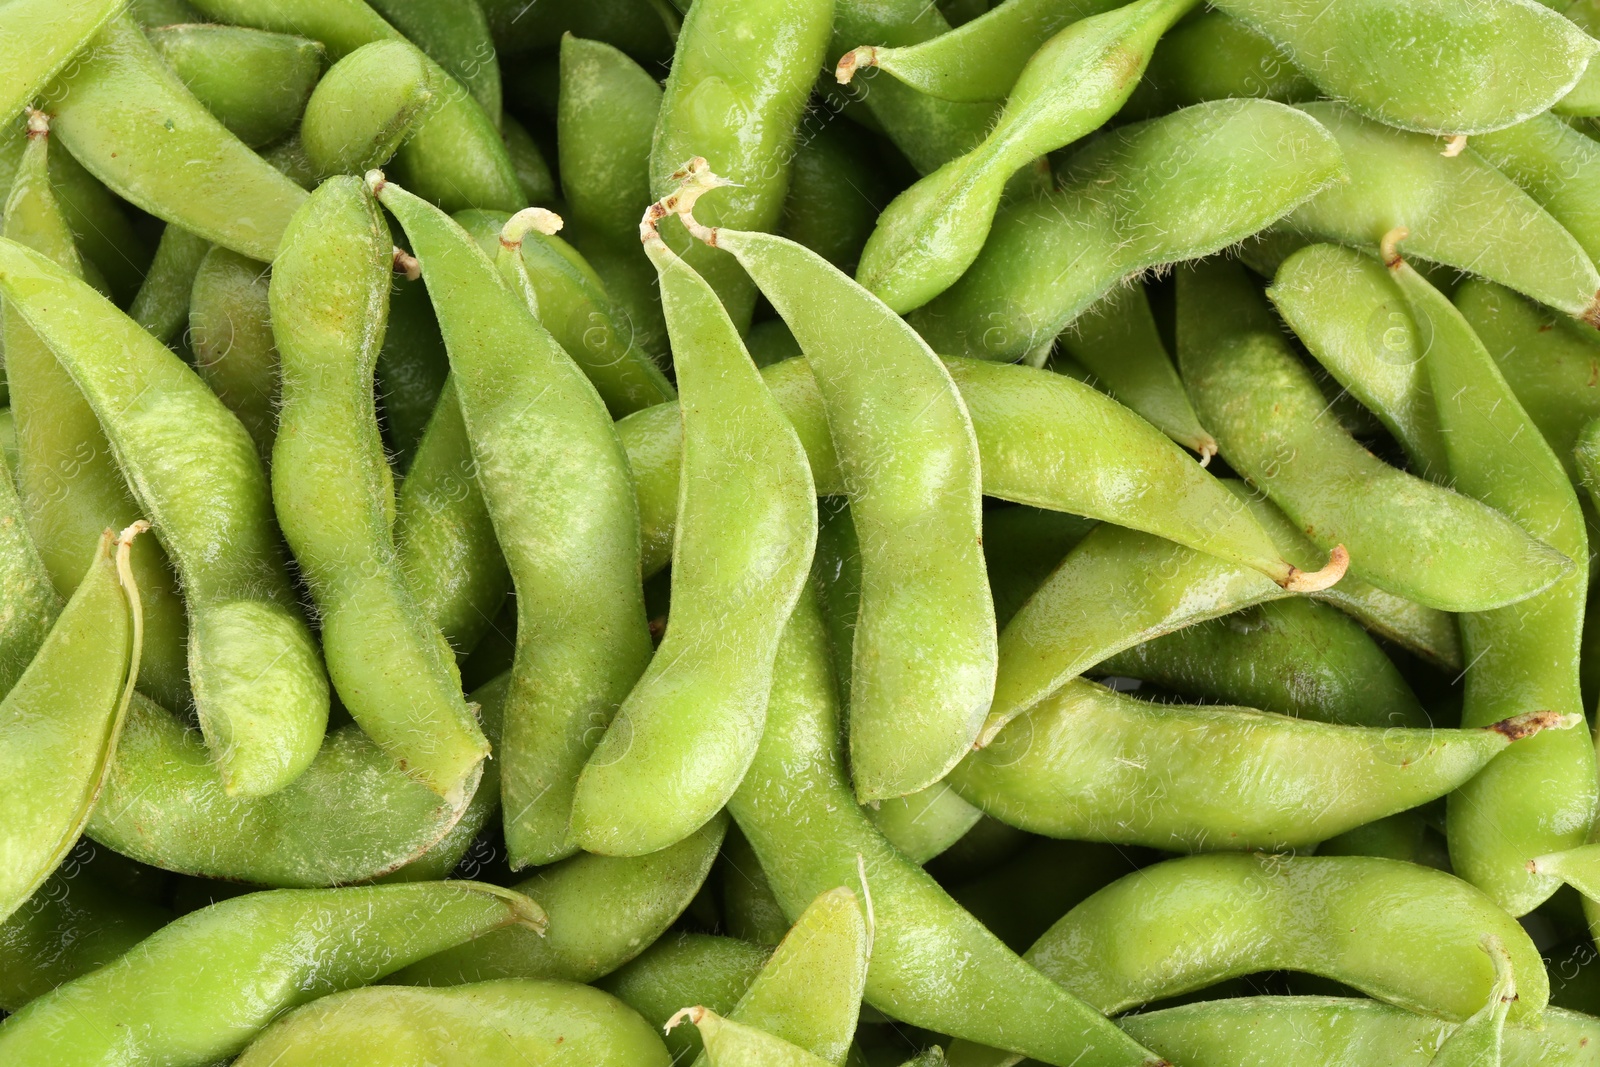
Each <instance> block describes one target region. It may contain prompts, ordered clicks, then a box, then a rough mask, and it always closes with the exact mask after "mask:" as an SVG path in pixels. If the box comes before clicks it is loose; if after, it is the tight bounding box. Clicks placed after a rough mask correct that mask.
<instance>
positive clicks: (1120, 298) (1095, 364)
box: [1057, 283, 1217, 465]
mask: <svg viewBox="0 0 1600 1067" xmlns="http://www.w3.org/2000/svg"><path fill="white" fill-rule="evenodd" d="M1057 344H1059V345H1060V346H1061V350H1062V351H1063V352H1065V353H1066V354H1067V355H1068V356H1070V357H1071V358H1073V359H1075V360H1077V361H1078V362H1079V363H1080V364H1082V365H1083V366H1085V367H1087V368H1088V369H1089V370H1090V371H1092V372H1093V373H1094V375H1095V377H1096V378H1098V379H1099V382H1100V385H1101V388H1103V389H1104V390H1105V391H1106V392H1107V393H1109V394H1111V396H1113V397H1115V398H1116V399H1117V400H1119V401H1121V402H1122V403H1124V404H1126V405H1127V406H1128V407H1130V408H1132V409H1133V410H1134V411H1136V412H1138V413H1139V414H1140V415H1142V416H1144V418H1146V419H1147V420H1149V421H1150V423H1151V424H1152V425H1153V426H1155V427H1156V428H1157V429H1159V430H1160V431H1161V432H1162V433H1164V434H1166V435H1167V436H1168V437H1170V438H1172V439H1173V440H1174V441H1176V442H1178V443H1179V444H1180V445H1182V446H1183V447H1184V448H1187V449H1189V450H1190V451H1191V452H1198V453H1199V454H1200V462H1201V464H1202V465H1204V464H1205V463H1207V462H1209V461H1210V459H1211V457H1212V456H1213V455H1214V454H1215V453H1216V451H1217V442H1216V441H1215V440H1213V439H1212V437H1211V435H1210V434H1209V433H1207V432H1206V431H1205V428H1204V427H1202V426H1201V425H1200V418H1199V416H1197V415H1196V414H1195V413H1194V405H1192V404H1190V403H1189V397H1188V396H1187V395H1186V394H1185V393H1184V391H1183V382H1182V381H1180V380H1179V379H1178V372H1177V370H1175V369H1174V368H1173V366H1172V357H1171V356H1169V355H1168V354H1167V347H1166V345H1165V344H1164V343H1163V342H1162V340H1161V334H1160V333H1159V332H1158V331H1157V330H1156V320H1155V316H1154V315H1152V314H1151V312H1150V301H1149V299H1148V298H1147V297H1146V296H1145V292H1144V286H1142V285H1139V284H1137V283H1136V284H1134V285H1130V286H1128V287H1127V288H1124V289H1121V290H1118V291H1116V292H1113V293H1111V294H1109V295H1108V296H1107V297H1106V298H1105V299H1104V300H1102V301H1101V302H1100V303H1099V304H1096V305H1095V306H1094V307H1093V308H1090V309H1089V310H1088V311H1087V312H1085V313H1084V314H1083V315H1081V316H1079V317H1078V320H1077V321H1076V322H1074V323H1073V324H1072V326H1071V327H1069V328H1068V329H1067V330H1066V331H1065V332H1063V333H1062V334H1061V336H1060V338H1058V339H1057Z"/></svg>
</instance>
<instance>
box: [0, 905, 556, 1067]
mask: <svg viewBox="0 0 1600 1067" xmlns="http://www.w3.org/2000/svg"><path fill="white" fill-rule="evenodd" d="M543 923H544V914H543V912H541V911H540V910H539V906H538V905H537V904H535V903H534V902H533V901H531V900H528V899H527V898H526V897H523V896H521V895H520V894H517V893H513V892H511V891H510V890H507V889H501V888H499V887H498V886H490V885H483V884H482V883H478V882H420V883H418V884H416V885H396V886H367V887H360V888H352V889H279V890H275V891H273V892H268V893H250V894H248V895H246V896H242V897H235V898H233V899H232V900H226V901H223V902H222V903H220V904H214V905H212V906H211V907H209V908H205V909H203V910H201V911H197V912H194V913H192V914H189V915H185V916H184V917H183V918H181V919H178V920H176V921H174V922H172V923H170V924H168V925H167V926H165V927H163V928H162V929H161V930H159V931H157V932H156V933H155V934H153V935H151V936H150V937H149V938H147V939H146V940H144V941H142V942H140V943H139V944H138V945H136V946H134V947H133V948H132V949H130V950H129V951H128V952H127V953H125V954H124V955H122V956H121V957H120V958H118V959H117V960H115V961H113V962H112V963H109V964H107V965H106V966H104V967H102V968H100V969H99V970H97V971H93V972H91V973H89V974H86V975H84V976H83V977H81V978H78V979H75V980H74V981H71V982H68V983H67V984H66V985H63V986H60V987H59V988H57V989H56V990H54V991H53V992H50V993H47V994H45V995H44V996H42V997H39V998H38V999H36V1000H34V1001H31V1002H30V1003H29V1004H28V1005H27V1006H26V1007H25V1008H23V1009H22V1010H21V1011H19V1012H17V1014H15V1015H13V1016H11V1017H10V1018H9V1019H6V1020H5V1022H4V1023H0V1054H3V1055H4V1056H5V1057H6V1059H7V1062H12V1063H51V1062H57V1063H65V1062H76V1063H96V1064H105V1065H107V1067H112V1065H117V1067H121V1065H126V1067H133V1065H134V1064H139V1063H151V1062H156V1063H166V1064H171V1065H173V1067H188V1065H193V1067H200V1065H202V1064H208V1063H213V1062H215V1061H217V1060H219V1059H226V1058H227V1057H229V1056H232V1055H235V1054H237V1053H238V1052H240V1051H242V1050H243V1049H244V1046H245V1045H247V1044H248V1043H249V1042H250V1040H251V1039H252V1038H254V1037H255V1036H256V1034H258V1033H260V1032H261V1031H262V1030H263V1029H265V1027H266V1026H267V1024H268V1023H270V1022H271V1021H272V1019H273V1017H274V1016H276V1015H278V1014H279V1013H281V1012H283V1011H284V1010H286V1009H288V1008H292V1007H295V1006H296V1005H298V1004H304V1003H306V1002H307V1001H310V1000H313V999H315V998H316V997H318V996H323V995H326V994H328V993H333V992H337V991H339V990H341V989H348V988H351V987H352V986H358V985H365V984H367V983H369V982H373V981H376V980H377V979H379V978H382V977H383V976H384V975H386V974H389V973H391V972H393V971H395V970H397V969H399V968H400V967H403V966H405V965H406V964H407V963H409V962H411V961H412V960H415V959H417V958H418V957H420V956H425V955H427V954H428V953H430V952H434V951H437V950H439V949H441V948H444V947H447V946H449V945H453V944H458V943H460V942H462V941H466V940H468V939H470V938H473V937H477V936H479V935H480V934H484V933H487V932H489V931H491V930H497V929H500V928H502V927H505V926H510V925H513V924H521V925H525V926H541V925H543ZM85 1018H92V1019H94V1020H96V1021H97V1023H98V1025H93V1026H86V1025H84V1019H85Z"/></svg>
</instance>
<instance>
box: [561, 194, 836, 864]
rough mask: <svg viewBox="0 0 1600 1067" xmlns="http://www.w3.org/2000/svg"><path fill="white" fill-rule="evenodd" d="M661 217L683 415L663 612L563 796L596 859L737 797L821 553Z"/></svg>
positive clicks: (804, 473) (807, 480) (656, 249)
mask: <svg viewBox="0 0 1600 1067" xmlns="http://www.w3.org/2000/svg"><path fill="white" fill-rule="evenodd" d="M658 214H664V212H657V211H656V210H655V209H652V214H651V215H648V216H646V218H647V222H646V224H644V225H642V226H641V231H640V232H641V234H642V235H643V239H644V246H645V251H646V253H647V254H648V255H649V256H650V258H651V260H652V261H653V262H654V263H655V265H656V270H657V273H658V274H659V275H660V279H661V302H662V309H663V311H664V312H665V314H666V321H667V329H668V332H669V333H670V335H671V336H672V339H673V348H674V350H675V352H676V354H677V358H676V361H675V365H676V368H677V372H678V387H679V389H680V400H679V410H680V411H681V412H682V417H683V430H682V433H683V460H682V478H681V481H680V485H679V491H678V517H677V521H676V523H675V526H674V531H675V532H674V539H673V553H672V558H673V568H672V612H671V615H670V617H669V618H668V622H667V630H666V634H665V636H663V638H662V640H661V646H660V648H659V649H658V650H657V651H656V654H655V656H654V658H652V659H651V661H650V665H649V667H647V668H646V669H645V672H644V675H643V676H642V677H641V678H640V679H639V681H638V683H637V684H636V685H635V686H634V688H633V691H632V692H630V693H629V694H628V697H627V699H626V700H624V701H623V702H622V706H621V707H620V708H619V709H618V711H617V716H616V718H615V719H614V720H613V721H612V723H611V725H610V727H609V728H608V729H607V731H606V734H605V737H604V738H603V739H601V741H600V743H599V745H598V746H597V747H595V748H594V750H593V754H592V755H591V756H590V757H589V760H588V763H587V764H586V765H585V766H584V767H583V774H582V777H580V778H579V779H578V784H577V787H576V790H575V792H574V794H573V800H572V835H573V838H574V839H575V840H576V841H577V843H578V844H580V845H582V846H583V847H584V848H586V849H588V850H589V851H591V852H599V853H602V854H605V855H622V856H635V855H642V854H644V853H648V852H653V851H655V850H656V849H659V848H664V847H666V846H667V845H670V844H672V843H673V842H674V841H678V840H681V839H682V838H684V837H686V836H688V834H690V833H691V832H693V831H694V830H695V829H696V828H698V827H699V826H701V825H703V824H704V823H705V822H706V820H708V819H709V818H711V816H712V815H714V814H715V813H716V812H717V811H719V810H721V809H722V807H723V806H724V805H725V804H727V802H728V798H729V797H730V796H732V795H733V791H734V790H735V789H737V788H738V785H739V780H740V779H741V778H743V777H744V773H745V770H746V769H747V768H748V767H749V766H750V761H751V760H752V759H753V758H755V751H756V746H757V745H758V744H759V743H760V741H761V731H762V729H763V726H764V724H765V722H766V706H767V696H768V694H769V693H770V691H771V689H772V664H773V660H774V657H776V655H777V652H778V641H779V639H780V638H781V637H782V635H783V629H784V626H785V625H786V624H787V622H788V618H789V614H790V613H791V612H792V611H793V609H794V604H795V601H796V599H797V598H798V597H799V596H800V591H801V589H802V588H803V587H804V586H805V583H806V578H807V576H808V574H809V572H810V567H811V556H812V552H813V551H814V549H815V548H816V540H817V533H816V530H817V527H816V521H817V520H816V514H817V510H816V487H815V486H814V485H813V483H812V480H811V467H810V464H809V463H808V461H807V457H806V452H805V448H804V447H803V446H802V445H801V443H800V438H799V435H798V434H796V433H795V431H794V429H793V427H791V426H790V425H789V422H788V420H787V419H785V418H784V416H783V411H782V409H781V408H779V406H778V403H777V401H776V400H775V399H773V397H772V394H771V393H770V392H769V391H768V389H767V386H766V384H765V382H764V381H763V380H762V378H761V373H760V371H758V370H757V369H756V365H755V364H754V363H753V362H751V360H750V356H749V354H748V353H746V352H745V350H744V346H743V345H742V344H741V343H740V342H739V336H738V333H737V331H736V330H735V329H734V324H733V320H732V319H730V318H729V317H728V314H727V312H726V311H725V310H724V309H723V308H722V306H721V304H720V303H719V302H718V300H717V295H716V292H715V291H714V290H713V289H712V288H711V285H710V283H709V282H708V281H706V280H705V279H703V278H702V277H700V275H699V274H697V273H696V272H695V271H694V269H693V268H692V267H690V266H689V264H688V262H687V261H685V260H683V259H680V258H679V257H678V256H677V255H676V254H675V253H674V252H672V251H671V250H670V249H669V248H668V247H667V246H666V244H665V242H663V241H662V240H661V238H660V236H659V235H658V234H657V233H656V231H655V225H654V223H655V217H654V216H655V215H658ZM734 531H736V532H734Z"/></svg>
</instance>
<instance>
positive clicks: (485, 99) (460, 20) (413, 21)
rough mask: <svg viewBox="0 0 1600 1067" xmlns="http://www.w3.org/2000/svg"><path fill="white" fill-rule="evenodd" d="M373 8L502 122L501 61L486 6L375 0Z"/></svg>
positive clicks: (373, 0)
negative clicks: (499, 60)
mask: <svg viewBox="0 0 1600 1067" xmlns="http://www.w3.org/2000/svg"><path fill="white" fill-rule="evenodd" d="M372 8H373V10H375V11H377V13H378V14H380V15H382V16H383V17H384V18H385V19H387V20H388V22H389V24H390V25H391V26H393V27H394V28H395V29H397V30H399V31H400V32H401V33H403V34H405V36H406V38H407V39H408V40H410V41H412V42H413V43H415V44H416V46H417V47H418V48H420V49H422V50H423V51H424V52H426V53H427V55H428V57H429V58H430V59H432V60H433V61H434V62H435V63H438V64H439V66H441V67H443V68H444V70H445V71H446V72H448V73H449V75H450V76H451V77H452V78H454V79H455V80H456V81H457V82H459V83H460V84H461V85H462V86H463V87H464V88H465V89H466V90H467V92H469V93H471V94H472V98H473V99H474V100H476V101H477V102H478V106H479V107H481V108H483V113H484V114H485V115H488V116H489V118H490V120H491V121H493V122H494V123H496V124H498V123H499V122H500V119H501V115H500V64H499V62H498V60H497V59H496V58H495V54H494V42H493V41H492V40H490V38H489V23H488V20H487V19H485V18H484V17H483V9H482V7H481V6H480V5H478V4H417V3H409V2H407V0H372Z"/></svg>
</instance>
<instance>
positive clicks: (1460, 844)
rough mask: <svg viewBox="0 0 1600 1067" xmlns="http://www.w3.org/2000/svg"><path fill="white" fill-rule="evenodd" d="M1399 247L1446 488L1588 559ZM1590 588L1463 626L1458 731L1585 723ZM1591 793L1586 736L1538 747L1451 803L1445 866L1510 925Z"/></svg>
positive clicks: (1578, 518)
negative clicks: (1558, 719) (1535, 863)
mask: <svg viewBox="0 0 1600 1067" xmlns="http://www.w3.org/2000/svg"><path fill="white" fill-rule="evenodd" d="M1404 236H1405V235H1404V231H1400V232H1398V233H1395V234H1391V235H1389V236H1388V237H1386V238H1385V239H1384V244H1383V252H1384V262H1385V264H1386V265H1387V266H1388V267H1389V270H1390V273H1391V274H1392V275H1393V276H1394V279H1395V281H1396V282H1397V283H1398V285H1399V287H1400V291H1401V292H1402V293H1403V294H1404V295H1405V298H1406V302H1407V304H1408V305H1409V306H1410V308H1411V314H1412V317H1413V318H1414V319H1415V320H1416V324H1417V330H1418V339H1419V340H1420V341H1421V343H1422V349H1423V351H1424V352H1426V353H1427V355H1426V356H1425V357H1424V363H1425V365H1426V369H1427V372H1428V378H1429V382H1430V384H1431V386H1432V391H1433V395H1434V397H1435V398H1436V401H1435V403H1436V406H1437V411H1438V416H1437V417H1438V420H1439V431H1440V435H1441V436H1442V437H1443V439H1444V443H1445V454H1446V456H1447V457H1448V459H1449V464H1450V466H1449V471H1448V473H1449V476H1450V480H1451V482H1452V484H1453V485H1454V486H1455V487H1456V488H1457V489H1458V490H1459V491H1460V492H1462V493H1465V494H1469V495H1471V496H1472V497H1475V498H1476V499H1478V500H1481V501H1483V502H1484V503H1485V504H1488V505H1490V506H1492V507H1496V508H1499V509H1501V510H1502V511H1503V512H1504V513H1505V514H1507V515H1510V516H1511V517H1512V518H1513V519H1515V521H1517V522H1518V523H1519V524H1520V525H1521V526H1522V527H1523V528H1524V529H1525V530H1527V531H1528V533H1529V534H1531V535H1533V536H1536V537H1539V538H1542V539H1543V540H1544V542H1545V543H1548V544H1550V545H1553V546H1554V547H1555V548H1556V549H1557V550H1559V551H1561V552H1563V553H1566V554H1567V555H1568V556H1569V558H1571V559H1575V560H1583V559H1587V558H1588V555H1589V547H1588V539H1587V537H1586V535H1585V531H1584V517H1583V512H1582V510H1581V509H1580V508H1579V507H1578V498H1577V496H1576V494H1574V493H1573V491H1572V483H1571V482H1570V481H1568V480H1567V477H1566V472H1565V471H1564V470H1563V469H1562V467H1561V463H1560V461H1559V460H1557V459H1556V457H1555V453H1554V452H1552V451H1551V450H1550V446H1549V445H1548V444H1547V443H1546V442H1545V440H1544V438H1543V437H1542V436H1540V434H1539V431H1538V430H1537V429H1536V428H1535V427H1534V425H1533V423H1532V422H1531V421H1530V420H1529V418H1528V416H1527V413H1526V412H1525V411H1523V410H1522V406H1521V405H1520V404H1518V403H1517V399H1516V397H1515V396H1514V395H1513V394H1512V392H1511V389H1510V387H1509V386H1508V385H1506V382H1505V379H1504V378H1503V377H1501V376H1500V372H1499V371H1498V369H1496V367H1495V364H1494V360H1493V359H1491V358H1490V356H1489V353H1488V352H1486V351H1485V350H1484V347H1483V344H1482V342H1480V341H1479V340H1478V338H1477V336H1476V335H1475V334H1474V333H1473V332H1472V327H1470V326H1469V325H1467V322H1466V320H1465V319H1464V318H1463V317H1462V316H1461V313H1460V312H1459V311H1457V310H1456V309H1455V307H1454V306H1453V305H1451V303H1450V301H1449V300H1448V299H1446V298H1445V296H1444V295H1443V294H1442V293H1440V292H1439V291H1438V290H1437V289H1435V288H1434V287H1433V286H1432V285H1430V284H1429V283H1428V282H1427V280H1426V279H1424V278H1423V277H1422V276H1421V275H1420V274H1418V273H1417V272H1416V271H1415V270H1412V269H1411V267H1410V266H1409V265H1408V264H1407V263H1406V262H1405V260H1404V259H1402V258H1401V257H1400V255H1399V253H1398V252H1397V251H1396V248H1395V243H1394V242H1395V241H1396V240H1399V239H1401V238H1403V237H1404ZM1444 473H1445V472H1443V471H1441V472H1439V475H1440V476H1443V475H1444ZM1588 579H1589V573H1588V568H1587V567H1574V568H1573V569H1572V570H1571V571H1570V572H1569V573H1567V574H1565V575H1563V576H1562V577H1561V578H1560V579H1559V580H1558V581H1557V582H1556V583H1555V584H1554V585H1552V586H1551V587H1550V588H1549V589H1547V590H1545V591H1543V592H1541V593H1540V594H1539V595H1538V596H1536V597H1531V598H1529V599H1528V600H1525V601H1523V602H1521V603H1519V604H1515V605H1512V606H1510V607H1505V608H1501V609H1499V610H1498V611H1486V612H1480V613H1473V614H1467V615H1463V616H1462V618H1461V620H1460V623H1461V645H1462V650H1463V653H1464V654H1465V656H1466V659H1467V663H1468V664H1470V666H1469V667H1468V668H1467V670H1466V675H1467V688H1466V693H1465V696H1464V698H1463V705H1462V711H1461V721H1462V724H1463V725H1466V726H1486V725H1488V724H1489V723H1490V722H1493V721H1495V720H1496V719H1499V718H1504V717H1505V716H1506V715H1508V714H1515V713H1516V712H1518V711H1522V710H1525V709H1528V708H1543V709H1548V710H1551V711H1553V712H1555V713H1557V714H1562V715H1565V714H1578V715H1581V714H1583V694H1582V691H1581V689H1580V688H1579V683H1578V660H1579V651H1580V646H1581V644H1582V640H1583V616H1584V603H1585V600H1586V597H1587V592H1588ZM1597 789H1600V787H1597V785H1596V781H1595V752H1594V745H1593V744H1592V743H1591V739H1590V738H1587V737H1584V738H1573V737H1571V736H1566V737H1561V736H1556V735H1551V736H1550V737H1545V738H1541V739H1538V740H1536V741H1535V742H1534V743H1533V744H1531V745H1529V746H1528V747H1527V748H1525V749H1520V750H1519V751H1517V752H1515V753H1513V754H1512V755H1511V757H1510V758H1509V759H1508V760H1506V761H1505V762H1504V763H1496V764H1495V765H1494V766H1493V767H1490V768H1488V769H1487V770H1486V771H1485V772H1484V773H1483V774H1480V775H1478V776H1477V777H1476V778H1475V779H1473V781H1471V782H1470V783H1468V784H1467V785H1466V786H1464V787H1463V789H1462V791H1461V792H1460V793H1458V794H1457V795H1455V796H1454V797H1452V798H1451V802H1450V810H1449V822H1448V825H1449V838H1450V858H1451V863H1452V864H1453V866H1454V868H1455V870H1456V872H1457V873H1458V874H1460V875H1461V877H1463V878H1465V879H1467V880H1468V881H1469V882H1471V883H1473V884H1474V885H1476V886H1478V887H1479V888H1480V889H1482V890H1483V891H1484V892H1486V893H1488V894H1489V895H1490V896H1491V897H1493V898H1494V899H1495V901H1496V902H1498V903H1499V904H1500V906H1501V907H1503V908H1505V909H1506V910H1507V911H1509V912H1511V913H1512V914H1513V915H1522V914H1524V913H1526V912H1529V911H1531V910H1533V908H1534V907H1536V906H1537V905H1539V904H1540V903H1542V902H1543V901H1544V900H1545V899H1546V898H1547V897H1549V895H1550V894H1551V893H1553V892H1555V890H1556V888H1557V886H1556V884H1555V883H1554V881H1553V880H1552V879H1549V878H1540V877H1538V876H1537V875H1536V874H1535V873H1533V872H1530V871H1529V870H1528V868H1527V864H1528V861H1529V860H1530V859H1532V858H1533V857H1534V856H1536V855H1539V854H1541V853H1545V852H1555V851H1559V850H1561V849H1564V848H1572V847H1574V846H1576V845H1579V844H1581V843H1582V841H1583V839H1584V836H1585V834H1586V833H1587V828H1588V826H1589V825H1590V824H1591V823H1592V822H1593V820H1594V814H1595V808H1596V804H1597Z"/></svg>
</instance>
